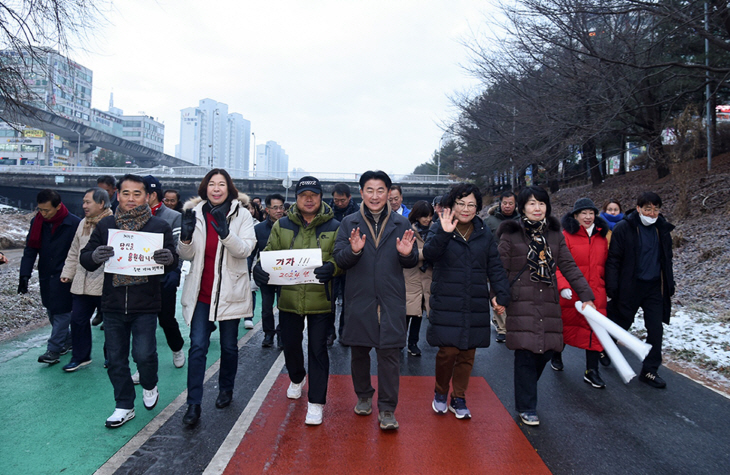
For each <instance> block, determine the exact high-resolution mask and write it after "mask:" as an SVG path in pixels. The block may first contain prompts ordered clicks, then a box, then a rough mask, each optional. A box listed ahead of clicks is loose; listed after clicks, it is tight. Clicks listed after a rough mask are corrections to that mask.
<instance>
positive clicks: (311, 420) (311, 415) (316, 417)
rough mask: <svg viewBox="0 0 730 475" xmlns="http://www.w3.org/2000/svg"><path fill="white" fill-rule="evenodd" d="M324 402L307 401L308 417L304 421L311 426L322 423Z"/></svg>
mask: <svg viewBox="0 0 730 475" xmlns="http://www.w3.org/2000/svg"><path fill="white" fill-rule="evenodd" d="M323 410H324V404H315V403H312V402H308V403H307V418H306V419H305V420H304V423H305V424H307V425H309V426H318V425H320V424H321V423H322V411H323Z"/></svg>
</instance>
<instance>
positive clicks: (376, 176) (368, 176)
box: [360, 170, 393, 189]
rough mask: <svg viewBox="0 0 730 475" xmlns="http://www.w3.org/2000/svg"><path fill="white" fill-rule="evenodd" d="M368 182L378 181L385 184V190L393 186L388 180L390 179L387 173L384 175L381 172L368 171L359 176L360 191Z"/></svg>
mask: <svg viewBox="0 0 730 475" xmlns="http://www.w3.org/2000/svg"><path fill="white" fill-rule="evenodd" d="M370 180H380V181H382V182H383V183H385V187H386V188H387V189H390V185H392V184H393V182H392V181H391V180H390V177H389V176H388V174H387V173H385V172H384V171H382V170H368V171H366V172H365V173H363V174H362V175H360V189H363V188H364V187H365V183H367V182H368V181H370Z"/></svg>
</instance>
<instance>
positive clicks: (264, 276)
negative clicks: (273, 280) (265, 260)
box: [253, 262, 269, 287]
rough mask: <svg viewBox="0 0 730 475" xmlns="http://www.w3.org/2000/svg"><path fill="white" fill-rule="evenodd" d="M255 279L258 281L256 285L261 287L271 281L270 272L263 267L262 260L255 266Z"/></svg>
mask: <svg viewBox="0 0 730 475" xmlns="http://www.w3.org/2000/svg"><path fill="white" fill-rule="evenodd" d="M253 281H254V282H256V285H258V286H259V287H261V286H262V285H266V284H268V283H269V273H268V272H266V271H265V270H264V268H263V267H261V263H260V262H259V263H257V264H256V265H255V266H253Z"/></svg>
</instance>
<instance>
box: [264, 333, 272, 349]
mask: <svg viewBox="0 0 730 475" xmlns="http://www.w3.org/2000/svg"><path fill="white" fill-rule="evenodd" d="M272 346H274V335H271V334H269V335H266V336H265V337H264V341H262V342H261V347H262V348H271V347H272Z"/></svg>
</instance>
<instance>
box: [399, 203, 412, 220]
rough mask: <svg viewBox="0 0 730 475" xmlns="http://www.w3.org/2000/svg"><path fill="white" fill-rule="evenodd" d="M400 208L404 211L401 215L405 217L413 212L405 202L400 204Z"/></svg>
mask: <svg viewBox="0 0 730 475" xmlns="http://www.w3.org/2000/svg"><path fill="white" fill-rule="evenodd" d="M400 210H401V211H402V212H403V214H401V216H403V217H404V218H407V217H408V215H409V214H411V210H409V209H408V208H407V207H406V205H404V204H403V203H401V204H400Z"/></svg>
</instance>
